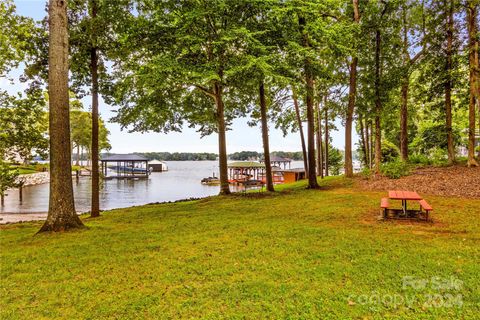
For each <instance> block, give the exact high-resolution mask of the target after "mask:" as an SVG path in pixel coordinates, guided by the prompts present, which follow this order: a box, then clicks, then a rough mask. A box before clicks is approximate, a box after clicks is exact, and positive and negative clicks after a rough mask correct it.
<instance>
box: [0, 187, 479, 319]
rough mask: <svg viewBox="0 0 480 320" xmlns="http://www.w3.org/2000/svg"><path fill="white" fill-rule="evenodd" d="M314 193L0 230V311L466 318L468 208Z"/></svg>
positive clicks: (8, 315) (475, 276) (469, 299)
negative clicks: (411, 212)
mask: <svg viewBox="0 0 480 320" xmlns="http://www.w3.org/2000/svg"><path fill="white" fill-rule="evenodd" d="M322 186H323V190H305V189H304V188H303V183H299V184H296V185H293V186H283V187H282V188H281V189H282V192H279V193H277V194H276V195H264V194H259V193H255V194H253V193H252V194H249V195H246V196H241V195H235V196H231V197H212V198H208V199H204V200H199V201H191V202H180V203H175V204H162V205H149V206H143V207H133V208H128V209H121V210H112V211H108V212H104V213H103V216H102V217H100V218H97V219H88V218H87V217H85V218H84V219H83V220H84V222H85V224H86V225H87V227H88V228H86V229H84V230H81V231H75V232H66V233H58V234H41V235H36V236H34V234H35V232H36V231H37V230H38V229H39V227H40V225H41V223H24V224H17V225H8V226H4V227H2V228H1V231H0V241H1V243H0V244H1V255H0V259H1V273H0V274H1V285H0V301H1V305H0V317H1V318H2V319H39V318H40V319H41V318H45V319H47V318H64V319H75V318H82V319H99V318H112V319H138V318H153V319H156V318H165V319H177V318H208V319H224V318H229V319H244V318H248V319H263V318H271V319H278V318H287V319H314V318H322V319H385V318H399V319H401V318H405V319H407V318H410V319H449V318H450V319H475V318H476V319H478V315H479V314H480V263H479V261H480V235H479V231H480V223H479V221H480V200H471V199H470V200H464V199H459V198H452V199H446V198H441V197H433V196H432V197H428V201H429V202H430V203H431V204H432V205H433V207H434V208H435V212H434V214H433V218H434V219H435V223H433V224H430V223H405V222H403V223H400V222H380V221H377V219H376V217H377V216H378V214H379V208H378V207H379V200H380V198H381V197H382V196H384V194H383V193H374V192H363V191H360V190H357V189H355V188H353V187H351V186H349V185H348V181H347V182H345V181H344V180H338V179H333V180H328V181H327V182H325V181H324V182H322ZM405 277H412V278H408V279H410V280H408V281H407V282H406V280H405V279H407V278H405ZM435 277H438V278H435ZM412 279H414V280H417V282H416V284H417V285H418V286H417V287H415V288H414V286H413V285H412V283H413V281H412ZM423 280H424V282H423V286H421V285H420V284H421V283H422V282H421V281H423ZM439 282H442V283H440V284H441V287H442V288H438V285H439Z"/></svg>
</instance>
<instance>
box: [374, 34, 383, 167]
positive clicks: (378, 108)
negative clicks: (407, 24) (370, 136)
mask: <svg viewBox="0 0 480 320" xmlns="http://www.w3.org/2000/svg"><path fill="white" fill-rule="evenodd" d="M380 46H381V33H380V30H379V29H377V31H376V32H375V174H379V173H380V164H381V162H382V142H381V141H382V131H381V130H382V128H381V123H380V121H381V120H380V115H381V112H382V101H381V97H380V50H381V49H380V48H381V47H380Z"/></svg>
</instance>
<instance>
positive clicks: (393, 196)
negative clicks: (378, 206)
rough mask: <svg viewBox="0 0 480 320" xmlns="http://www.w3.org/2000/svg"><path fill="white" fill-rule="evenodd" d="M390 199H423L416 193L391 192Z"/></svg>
mask: <svg viewBox="0 0 480 320" xmlns="http://www.w3.org/2000/svg"><path fill="white" fill-rule="evenodd" d="M388 197H389V198H390V199H395V200H422V199H423V198H422V197H421V196H420V195H419V194H418V193H416V192H415V191H401V190H393V191H392V190H390V191H388Z"/></svg>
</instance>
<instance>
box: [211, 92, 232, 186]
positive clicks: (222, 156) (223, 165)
mask: <svg viewBox="0 0 480 320" xmlns="http://www.w3.org/2000/svg"><path fill="white" fill-rule="evenodd" d="M214 95H215V104H216V107H217V114H216V116H217V125H218V157H219V167H220V194H223V195H227V194H230V186H229V184H228V167H227V160H228V159H227V140H226V126H225V106H224V104H223V90H222V87H221V85H220V84H218V83H216V84H215V86H214Z"/></svg>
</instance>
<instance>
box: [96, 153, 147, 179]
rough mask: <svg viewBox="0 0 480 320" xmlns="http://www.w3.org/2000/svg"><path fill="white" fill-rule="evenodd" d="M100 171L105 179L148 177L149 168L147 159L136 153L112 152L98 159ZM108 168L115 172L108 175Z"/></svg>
mask: <svg viewBox="0 0 480 320" xmlns="http://www.w3.org/2000/svg"><path fill="white" fill-rule="evenodd" d="M100 161H101V163H102V165H101V169H102V173H103V177H104V178H105V179H112V178H120V179H133V178H148V176H149V174H150V169H149V167H148V159H147V158H145V157H143V156H139V155H137V154H114V155H110V156H107V157H103V158H102V159H100ZM108 169H110V170H112V171H114V172H115V174H112V175H110V176H109V175H108V171H109V170H108Z"/></svg>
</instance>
